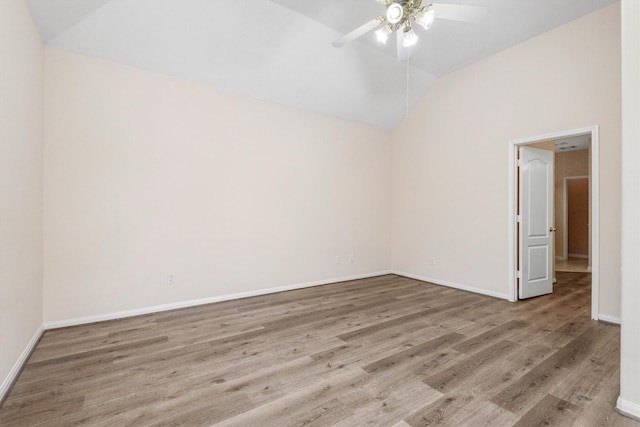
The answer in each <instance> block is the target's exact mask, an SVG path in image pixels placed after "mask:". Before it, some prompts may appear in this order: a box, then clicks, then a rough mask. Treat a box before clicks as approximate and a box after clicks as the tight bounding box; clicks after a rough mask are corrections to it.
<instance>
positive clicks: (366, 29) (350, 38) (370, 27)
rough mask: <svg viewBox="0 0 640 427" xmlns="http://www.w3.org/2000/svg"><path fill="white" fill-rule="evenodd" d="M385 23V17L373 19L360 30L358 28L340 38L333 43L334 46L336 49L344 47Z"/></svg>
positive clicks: (360, 27)
mask: <svg viewBox="0 0 640 427" xmlns="http://www.w3.org/2000/svg"><path fill="white" fill-rule="evenodd" d="M384 21H385V17H384V16H378V17H377V18H375V19H372V20H371V21H369V22H367V23H366V24H364V25H361V26H359V27H358V28H356V29H355V30H353V31H351V32H350V33H347V34H345V35H344V36H342V37H340V38H339V39H337V40H336V41H334V42H333V46H334V47H342V46H344V45H345V44H347V43H349V42H352V41H354V40H355V39H357V38H358V37H362V36H364V35H365V34H366V33H368V32H369V31H371V30H373V29H374V28H376V27H377V26H378V25H380V24H382V23H383V22H384Z"/></svg>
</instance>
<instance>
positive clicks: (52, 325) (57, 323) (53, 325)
mask: <svg viewBox="0 0 640 427" xmlns="http://www.w3.org/2000/svg"><path fill="white" fill-rule="evenodd" d="M386 274H392V272H391V270H386V271H377V272H374V273H365V274H357V275H354V276H346V277H334V278H331V279H325V280H317V281H314V282H306V283H298V284H295V285H287V286H280V287H276V288H268V289H258V290H255V291H247V292H239V293H236V294H228V295H220V296H215V297H209V298H201V299H195V300H188V301H180V302H174V303H169V304H163V305H155V306H151V307H143V308H138V309H133V310H125V311H118V312H115V313H105V314H98V315H95V316H87V317H77V318H74V319H65V320H54V321H51V322H45V323H44V329H45V330H47V329H57V328H65V327H68V326H76V325H84V324H87V323H95V322H104V321H107V320H115V319H122V318H125V317H133V316H140V315H143V314H151V313H159V312H162V311H168V310H176V309H178V308H186V307H193V306H197V305H204V304H211V303H214V302H221V301H229V300H234V299H240V298H248V297H255V296H260V295H266V294H273V293H277V292H284V291H292V290H295V289H303V288H310V287H312V286H321V285H328V284H331V283H338V282H346V281H349V280H358V279H367V278H370V277H377V276H384V275H386Z"/></svg>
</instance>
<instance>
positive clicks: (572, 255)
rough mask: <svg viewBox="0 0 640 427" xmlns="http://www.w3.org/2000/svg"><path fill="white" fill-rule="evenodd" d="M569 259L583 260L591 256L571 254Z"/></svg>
mask: <svg viewBox="0 0 640 427" xmlns="http://www.w3.org/2000/svg"><path fill="white" fill-rule="evenodd" d="M569 258H582V259H588V258H589V255H585V254H569Z"/></svg>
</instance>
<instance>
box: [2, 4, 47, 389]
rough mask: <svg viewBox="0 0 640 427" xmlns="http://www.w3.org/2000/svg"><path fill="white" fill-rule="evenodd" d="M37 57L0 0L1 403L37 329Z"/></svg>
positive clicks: (26, 23) (23, 10)
mask: <svg viewBox="0 0 640 427" xmlns="http://www.w3.org/2000/svg"><path fill="white" fill-rule="evenodd" d="M42 58H43V45H42V41H41V39H40V36H39V35H38V32H37V30H36V28H35V26H34V24H33V22H32V20H31V15H30V14H29V11H28V10H27V7H26V6H25V3H24V1H21V0H3V1H0V282H1V284H0V384H1V385H0V399H1V398H2V395H3V393H4V392H5V391H6V388H7V386H8V385H9V384H8V381H9V380H10V375H13V374H15V373H16V372H15V371H12V369H13V368H14V367H15V363H16V361H17V360H19V358H20V356H21V354H22V353H23V352H24V351H25V349H26V348H27V346H28V344H29V342H30V340H31V339H32V338H33V337H34V336H35V335H36V332H37V331H38V329H39V327H40V326H41V325H42Z"/></svg>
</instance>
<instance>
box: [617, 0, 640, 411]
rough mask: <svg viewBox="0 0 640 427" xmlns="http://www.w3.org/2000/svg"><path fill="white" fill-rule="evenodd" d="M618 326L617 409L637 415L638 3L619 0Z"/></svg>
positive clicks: (639, 375)
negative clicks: (620, 66) (619, 218)
mask: <svg viewBox="0 0 640 427" xmlns="http://www.w3.org/2000/svg"><path fill="white" fill-rule="evenodd" d="M622 88H623V90H622V93H623V96H622V114H623V116H622V119H623V120H622V123H623V135H622V140H623V143H622V153H623V156H622V184H623V196H624V197H623V199H622V254H623V257H622V329H621V340H622V344H621V352H620V355H621V363H620V399H618V408H620V409H621V410H623V411H625V412H627V413H631V414H633V415H635V416H636V417H637V418H640V363H638V361H639V360H640V340H639V339H638V331H639V330H640V310H638V306H640V262H639V261H640V2H638V1H637V0H622Z"/></svg>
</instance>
